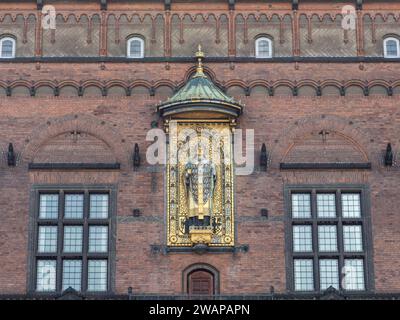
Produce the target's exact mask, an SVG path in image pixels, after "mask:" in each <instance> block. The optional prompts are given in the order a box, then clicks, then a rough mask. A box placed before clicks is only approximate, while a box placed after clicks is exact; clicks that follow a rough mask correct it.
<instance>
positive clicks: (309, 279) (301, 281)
mask: <svg viewBox="0 0 400 320" xmlns="http://www.w3.org/2000/svg"><path fill="white" fill-rule="evenodd" d="M294 289H295V290H296V291H312V290H314V275H313V261H312V260H311V259H295V260H294Z"/></svg>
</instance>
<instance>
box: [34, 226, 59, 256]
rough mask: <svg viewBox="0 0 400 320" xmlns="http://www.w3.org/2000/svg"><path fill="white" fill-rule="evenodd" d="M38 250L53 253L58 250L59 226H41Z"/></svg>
mask: <svg viewBox="0 0 400 320" xmlns="http://www.w3.org/2000/svg"><path fill="white" fill-rule="evenodd" d="M38 252H40V253H53V252H57V227H56V226H40V227H39V236H38Z"/></svg>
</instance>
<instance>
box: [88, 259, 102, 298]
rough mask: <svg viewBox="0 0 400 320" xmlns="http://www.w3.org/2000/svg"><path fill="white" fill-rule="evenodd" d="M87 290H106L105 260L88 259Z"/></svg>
mask: <svg viewBox="0 0 400 320" xmlns="http://www.w3.org/2000/svg"><path fill="white" fill-rule="evenodd" d="M88 291H107V260H89V262H88Z"/></svg>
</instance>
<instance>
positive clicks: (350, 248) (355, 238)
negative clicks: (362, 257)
mask: <svg viewBox="0 0 400 320" xmlns="http://www.w3.org/2000/svg"><path fill="white" fill-rule="evenodd" d="M343 246H344V251H345V252H361V251H363V245H362V229H361V226H343Z"/></svg>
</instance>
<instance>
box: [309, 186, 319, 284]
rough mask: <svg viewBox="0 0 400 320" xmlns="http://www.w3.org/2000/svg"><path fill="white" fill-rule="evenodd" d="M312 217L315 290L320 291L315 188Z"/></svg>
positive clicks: (312, 199) (312, 198) (312, 200)
mask: <svg viewBox="0 0 400 320" xmlns="http://www.w3.org/2000/svg"><path fill="white" fill-rule="evenodd" d="M311 218H312V219H313V222H312V239H313V257H314V259H313V260H314V261H313V266H314V290H315V291H319V287H320V285H319V282H320V281H319V280H320V279H319V278H320V275H319V262H318V249H319V248H318V223H317V192H316V190H315V189H313V190H312V192H311Z"/></svg>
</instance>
